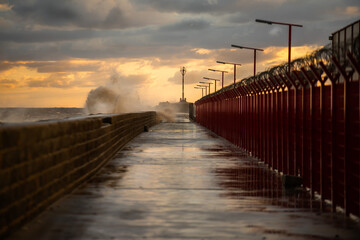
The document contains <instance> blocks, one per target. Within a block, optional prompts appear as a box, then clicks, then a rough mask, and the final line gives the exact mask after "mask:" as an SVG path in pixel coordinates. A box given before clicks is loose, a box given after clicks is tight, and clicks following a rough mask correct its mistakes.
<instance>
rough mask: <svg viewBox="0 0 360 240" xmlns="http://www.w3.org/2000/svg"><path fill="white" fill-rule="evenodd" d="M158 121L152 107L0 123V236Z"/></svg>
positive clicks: (24, 220) (103, 162) (48, 202)
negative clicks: (140, 109) (146, 110)
mask: <svg viewBox="0 0 360 240" xmlns="http://www.w3.org/2000/svg"><path fill="white" fill-rule="evenodd" d="M156 122H157V120H156V113H155V112H143V113H129V114H121V115H115V114H113V115H101V116H94V117H83V118H78V119H73V120H60V121H49V122H37V123H31V124H21V125H20V124H13V125H8V126H6V125H5V126H1V127H0V237H1V236H4V235H6V234H7V233H9V232H11V231H12V230H14V229H16V228H17V227H19V226H20V225H21V224H23V223H24V222H26V221H27V220H29V219H31V218H33V217H34V216H35V215H36V214H38V213H39V212H41V211H42V210H44V209H45V208H46V207H47V206H49V205H50V204H51V203H53V202H54V201H55V200H57V199H59V198H60V197H61V196H63V195H64V194H66V193H68V192H69V191H71V190H72V189H74V188H75V187H76V186H78V185H79V184H80V183H81V182H83V181H84V180H86V179H87V178H89V177H90V176H91V175H93V174H94V173H95V172H96V171H97V170H98V169H99V168H101V167H102V166H103V165H104V164H105V163H106V162H107V161H108V160H110V159H111V158H112V156H113V155H114V154H115V153H116V152H117V151H118V150H119V149H121V148H122V147H123V146H124V145H125V144H126V143H127V142H129V141H130V140H131V139H133V138H134V137H135V136H137V135H138V134H140V133H141V132H143V131H144V128H145V130H146V129H147V128H148V127H151V126H153V125H155V124H156ZM145 126H146V127H145Z"/></svg>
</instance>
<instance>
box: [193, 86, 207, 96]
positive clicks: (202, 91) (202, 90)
mask: <svg viewBox="0 0 360 240" xmlns="http://www.w3.org/2000/svg"><path fill="white" fill-rule="evenodd" d="M194 88H196V89H201V94H202V96H201V97H204V87H194ZM205 88H206V87H205Z"/></svg>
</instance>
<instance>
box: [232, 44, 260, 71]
mask: <svg viewBox="0 0 360 240" xmlns="http://www.w3.org/2000/svg"><path fill="white" fill-rule="evenodd" d="M231 46H232V47H236V48H240V49H250V50H254V76H255V75H256V51H264V49H261V48H252V47H244V46H239V45H234V44H232V45H231Z"/></svg>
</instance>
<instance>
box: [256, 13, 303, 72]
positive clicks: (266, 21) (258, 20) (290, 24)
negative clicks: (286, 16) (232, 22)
mask: <svg viewBox="0 0 360 240" xmlns="http://www.w3.org/2000/svg"><path fill="white" fill-rule="evenodd" d="M255 22H258V23H266V24H269V25H272V24H279V25H286V26H289V53H288V65H289V69H288V71H289V73H290V70H291V67H290V62H291V28H292V27H293V26H294V27H302V25H299V24H292V23H283V22H273V21H268V20H261V19H256V20H255Z"/></svg>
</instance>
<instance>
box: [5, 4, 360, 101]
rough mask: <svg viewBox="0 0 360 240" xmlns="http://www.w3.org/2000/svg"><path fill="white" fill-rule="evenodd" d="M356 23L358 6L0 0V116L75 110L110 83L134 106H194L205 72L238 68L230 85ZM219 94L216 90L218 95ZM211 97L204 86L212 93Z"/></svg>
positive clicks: (229, 76)
mask: <svg viewBox="0 0 360 240" xmlns="http://www.w3.org/2000/svg"><path fill="white" fill-rule="evenodd" d="M359 18H360V1H359V0H251V1H250V0H62V1H58V0H0V107H83V106H84V103H85V101H86V98H87V95H88V93H89V91H90V90H92V89H95V88H97V87H99V86H109V84H111V83H114V82H116V84H117V89H118V90H117V91H119V92H120V94H124V95H129V94H131V95H132V96H133V97H134V96H135V98H136V99H139V100H140V101H141V102H142V103H143V104H144V105H147V106H154V105H156V104H158V102H162V101H171V102H175V101H179V99H180V97H181V74H180V67H182V66H185V67H186V68H187V73H186V75H185V84H186V85H185V97H186V98H187V100H188V101H191V102H194V101H196V100H197V99H199V98H200V97H201V91H199V90H197V89H194V86H195V85H196V83H197V82H199V81H201V80H202V77H211V78H221V75H220V73H213V72H209V71H208V70H207V69H208V68H215V69H221V70H228V71H229V74H226V75H225V76H226V77H225V85H229V84H231V83H232V81H233V75H232V71H233V70H232V69H233V67H232V66H231V65H221V64H217V63H216V61H217V60H220V61H229V62H236V63H241V64H242V66H240V67H238V69H237V79H242V78H244V77H248V76H250V75H252V71H253V53H252V51H249V50H241V49H235V48H231V44H236V45H244V46H249V47H256V48H262V49H264V50H265V51H264V52H260V53H258V55H257V70H258V71H259V72H261V71H264V70H265V69H267V68H269V67H271V66H274V65H278V64H281V63H283V62H285V61H287V44H288V41H287V39H288V28H287V27H286V26H281V25H267V24H261V23H256V22H255V19H265V20H272V21H278V22H287V23H296V24H301V25H303V27H302V28H293V33H292V39H293V41H292V46H293V48H292V57H293V58H297V57H301V56H304V55H305V54H307V53H310V52H311V51H313V50H315V49H317V48H319V47H321V46H324V45H326V44H328V43H330V41H329V36H330V35H331V33H333V32H335V31H337V30H338V29H340V28H342V27H344V26H346V25H348V24H350V23H352V22H354V21H356V20H359ZM219 87H220V86H218V88H219ZM212 91H213V87H212Z"/></svg>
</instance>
